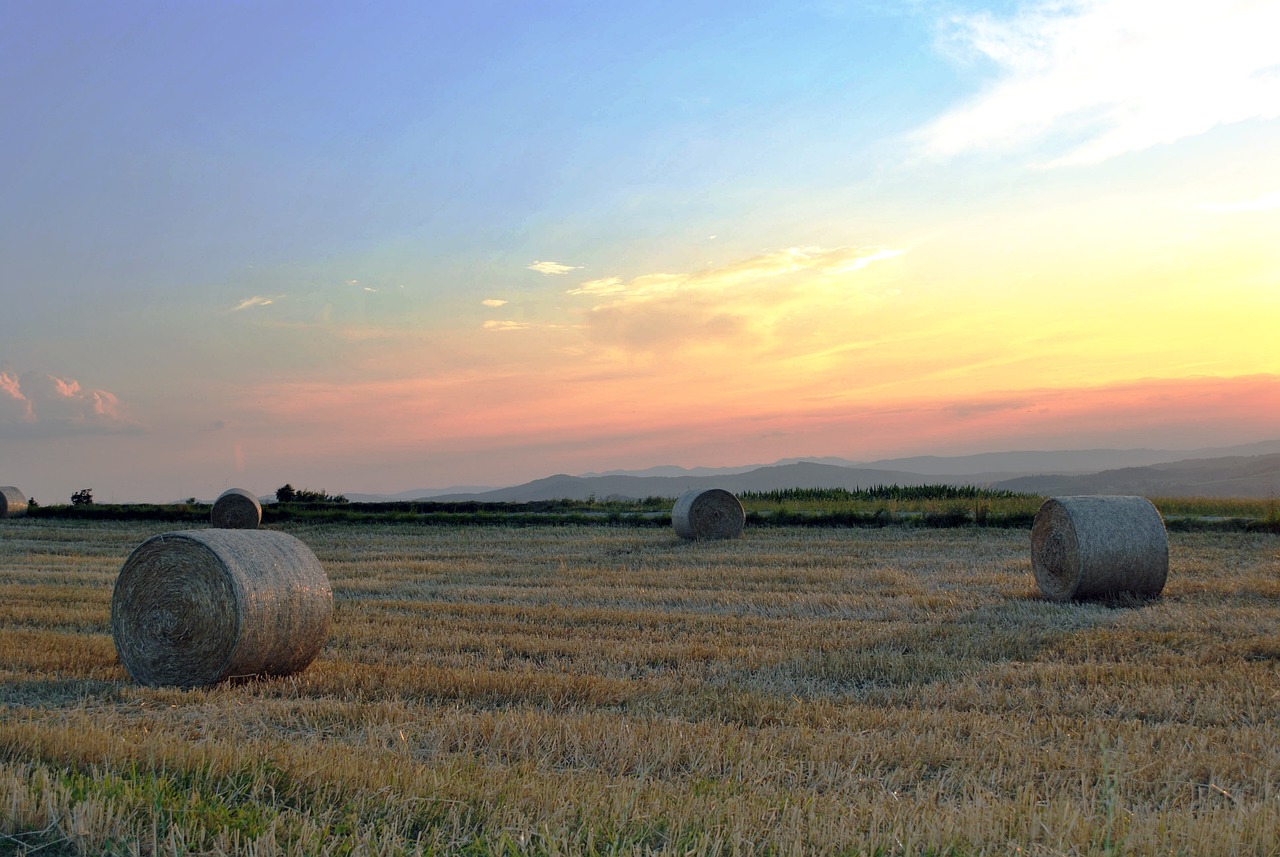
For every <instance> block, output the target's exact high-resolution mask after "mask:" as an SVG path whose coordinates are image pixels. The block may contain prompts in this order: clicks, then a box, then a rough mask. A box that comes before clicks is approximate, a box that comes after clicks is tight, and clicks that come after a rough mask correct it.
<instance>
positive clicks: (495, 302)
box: [480, 298, 507, 309]
mask: <svg viewBox="0 0 1280 857" xmlns="http://www.w3.org/2000/svg"><path fill="white" fill-rule="evenodd" d="M480 303H482V304H484V305H485V306H487V307H494V308H495V309H496V308H497V307H500V306H506V305H507V301H504V300H499V299H498V298H485V299H484V300H482V301H480Z"/></svg>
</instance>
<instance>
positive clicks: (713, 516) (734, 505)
mask: <svg viewBox="0 0 1280 857" xmlns="http://www.w3.org/2000/svg"><path fill="white" fill-rule="evenodd" d="M746 519H747V516H746V513H744V512H743V511H742V504H741V503H740V502H738V498H737V497H735V496H733V495H732V494H730V493H729V492H728V491H725V490H724V489H723V488H709V489H707V490H705V491H704V490H699V489H694V490H692V491H686V492H685V493H684V494H682V495H680V498H679V499H678V500H676V504H675V506H673V507H672V509H671V526H672V527H674V528H675V531H676V535H678V536H679V537H680V538H682V539H732V538H737V536H738V534H739V533H741V532H742V526H743V524H744V523H746Z"/></svg>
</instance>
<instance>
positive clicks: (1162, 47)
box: [918, 0, 1280, 167]
mask: <svg viewBox="0 0 1280 857" xmlns="http://www.w3.org/2000/svg"><path fill="white" fill-rule="evenodd" d="M951 23H952V24H953V26H954V30H953V36H954V39H955V42H956V43H957V44H958V45H959V46H960V47H961V48H963V49H967V50H968V51H970V52H972V53H975V54H977V55H979V56H981V57H984V58H986V59H988V60H990V61H991V62H993V63H995V64H996V65H997V66H998V67H999V69H1000V75H999V77H998V78H997V79H996V81H995V82H994V83H993V84H991V85H990V86H989V87H988V88H987V89H986V90H985V91H984V92H982V93H980V94H979V95H978V96H977V97H976V98H974V99H972V100H970V101H969V102H968V103H966V104H963V105H961V106H960V107H958V108H956V109H954V110H952V111H950V112H948V113H946V114H944V115H943V116H941V117H939V118H938V119H937V120H936V121H934V122H933V123H932V124H930V125H928V126H927V127H925V128H924V129H922V130H921V131H920V132H919V135H918V136H919V142H920V143H921V146H922V148H923V150H924V152H925V153H926V154H929V155H933V156H937V157H949V156H953V155H957V154H961V153H964V152H969V151H975V150H983V149H1000V150H1005V149H1014V148H1019V147H1032V146H1036V145H1041V146H1044V147H1045V149H1046V151H1047V152H1049V155H1048V158H1047V161H1046V163H1045V166H1050V167H1061V166H1071V165H1084V164H1094V163H1098V162H1101V161H1105V160H1107V159H1108V158H1113V157H1116V156H1118V155H1123V154H1125V153H1128V152H1136V151H1141V150H1143V149H1148V148H1151V147H1152V146H1156V145H1159V144H1161V143H1172V142H1175V141H1177V140H1181V139H1183V138H1185V137H1191V136H1195V135H1198V134H1203V133H1205V132H1207V131H1209V130H1211V129H1213V128H1215V127H1217V126H1219V125H1225V124H1231V123H1235V122H1243V121H1246V120H1266V119H1275V118H1277V117H1280V53H1277V50H1276V34H1277V33H1280V3H1277V2H1275V0H1236V2H1228V0H1181V2H1176V3H1170V2H1166V0H1066V2H1041V3H1038V4H1036V5H1032V6H1029V7H1024V8H1023V9H1022V10H1021V11H1020V12H1019V13H1018V14H1017V15H1015V16H1013V17H1011V18H1002V19H997V18H994V17H992V16H991V15H989V14H987V13H980V14H976V15H967V16H960V17H957V18H955V19H953V21H952V22H951Z"/></svg>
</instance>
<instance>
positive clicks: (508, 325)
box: [484, 321, 533, 330]
mask: <svg viewBox="0 0 1280 857" xmlns="http://www.w3.org/2000/svg"><path fill="white" fill-rule="evenodd" d="M532 326H533V325H531V324H529V322H527V321H486V322H485V323H484V329H485V330H528V329H529V328H530V327H532Z"/></svg>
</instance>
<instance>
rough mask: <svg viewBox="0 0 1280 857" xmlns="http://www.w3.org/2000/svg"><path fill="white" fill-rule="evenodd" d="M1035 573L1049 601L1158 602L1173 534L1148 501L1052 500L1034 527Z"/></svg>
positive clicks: (1121, 498) (1041, 510)
mask: <svg viewBox="0 0 1280 857" xmlns="http://www.w3.org/2000/svg"><path fill="white" fill-rule="evenodd" d="M1031 569H1032V571H1033V572H1034V574H1035V577H1036V583H1037V584H1038V585H1039V587H1040V592H1041V594H1042V595H1044V597H1045V598H1048V599H1050V600H1051V601H1079V600H1085V599H1089V598H1099V597H1106V596H1111V595H1122V594H1132V595H1138V596H1142V597H1148V598H1154V597H1155V596H1157V595H1159V594H1160V591H1161V590H1163V589H1164V582H1165V578H1166V577H1168V575H1169V534H1168V533H1167V532H1166V531H1165V528H1164V519H1163V518H1161V517H1160V512H1159V511H1158V510H1157V509H1156V507H1155V506H1153V505H1152V504H1151V501H1150V500H1148V499H1146V498H1145V497H1106V496H1098V497H1051V498H1050V499H1048V500H1046V501H1045V502H1044V504H1043V505H1041V506H1040V511H1038V512H1036V517H1035V522H1034V523H1033V524H1032V526H1031Z"/></svg>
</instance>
